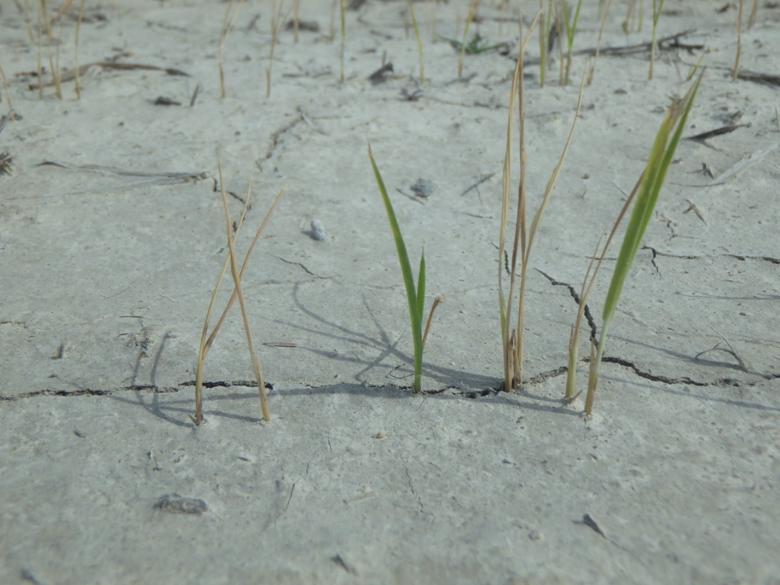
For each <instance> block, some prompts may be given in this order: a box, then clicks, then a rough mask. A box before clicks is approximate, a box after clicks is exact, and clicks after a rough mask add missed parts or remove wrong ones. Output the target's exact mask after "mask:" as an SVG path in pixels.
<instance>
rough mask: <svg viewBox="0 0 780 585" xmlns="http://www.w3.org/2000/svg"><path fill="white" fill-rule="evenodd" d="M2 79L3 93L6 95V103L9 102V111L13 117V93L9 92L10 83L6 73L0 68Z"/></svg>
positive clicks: (0, 77)
mask: <svg viewBox="0 0 780 585" xmlns="http://www.w3.org/2000/svg"><path fill="white" fill-rule="evenodd" d="M0 79H2V81H3V92H4V93H5V101H7V102H8V111H9V112H11V115H13V111H14V104H13V101H12V100H11V92H9V91H8V81H6V79H5V73H4V72H3V68H2V67H0Z"/></svg>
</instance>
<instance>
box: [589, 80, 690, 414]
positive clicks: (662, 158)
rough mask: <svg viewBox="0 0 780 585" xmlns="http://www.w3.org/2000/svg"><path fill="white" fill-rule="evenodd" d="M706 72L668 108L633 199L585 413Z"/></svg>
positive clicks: (604, 320)
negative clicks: (627, 282)
mask: <svg viewBox="0 0 780 585" xmlns="http://www.w3.org/2000/svg"><path fill="white" fill-rule="evenodd" d="M703 75H704V72H703V71H702V73H701V74H699V77H698V78H697V79H696V81H695V82H694V83H693V85H692V86H691V88H690V89H689V90H688V92H687V93H686V94H685V96H684V97H683V98H682V99H681V100H674V101H673V102H672V104H671V105H670V106H669V108H668V109H667V111H666V114H665V115H664V119H663V121H662V122H661V127H660V128H659V129H658V134H657V135H656V138H655V142H654V144H653V148H652V150H651V151H650V156H649V157H648V160H647V165H646V166H645V170H644V171H643V172H642V176H641V178H640V180H639V182H638V185H637V188H636V198H635V199H634V204H633V208H632V210H631V216H630V218H629V220H628V227H627V228H626V233H625V236H624V237H623V245H622V247H621V249H620V254H619V256H618V260H617V263H616V264H615V270H614V272H613V274H612V281H611V283H610V285H609V291H608V292H607V297H606V300H605V302H604V310H603V313H602V320H603V323H602V325H601V333H600V334H599V342H598V347H597V350H596V356H595V359H593V360H591V363H590V373H589V376H588V394H587V397H586V398H585V413H586V414H591V412H592V410H593V400H594V398H595V393H596V385H597V383H598V375H599V366H600V365H601V358H602V355H603V352H604V344H605V342H606V339H607V333H608V331H609V327H610V325H611V323H612V319H613V317H614V315H615V308H616V307H617V302H618V298H619V297H620V292H621V290H622V289H623V284H624V282H625V280H626V277H627V276H628V272H629V270H630V269H631V264H632V263H633V261H634V257H635V256H636V253H637V250H638V249H639V246H640V244H641V242H642V237H643V236H644V233H645V229H646V228H647V224H648V222H649V221H650V218H651V217H652V215H653V209H654V208H655V204H656V201H657V200H658V194H659V193H660V192H661V188H662V187H663V183H664V179H665V178H666V172H667V170H668V169H669V165H670V164H671V162H672V158H673V157H674V151H675V149H676V148H677V144H678V142H679V141H680V136H681V135H682V132H683V129H684V127H685V122H686V120H687V119H688V113H689V112H690V111H691V107H692V106H693V101H694V99H695V97H696V91H697V90H698V89H699V84H700V83H701V80H702V76H703Z"/></svg>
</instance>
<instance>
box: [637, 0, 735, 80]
mask: <svg viewBox="0 0 780 585" xmlns="http://www.w3.org/2000/svg"><path fill="white" fill-rule="evenodd" d="M740 6H741V4H740ZM663 7H664V0H653V40H652V42H651V43H650V74H649V75H648V77H647V78H648V79H651V80H652V79H653V64H654V63H655V54H656V52H657V51H658V47H657V46H656V41H655V33H656V29H657V28H658V19H659V18H661V9H662V8H663Z"/></svg>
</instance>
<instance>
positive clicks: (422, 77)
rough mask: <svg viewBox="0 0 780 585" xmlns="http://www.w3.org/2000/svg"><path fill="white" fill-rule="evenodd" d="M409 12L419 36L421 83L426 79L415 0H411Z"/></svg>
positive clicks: (415, 34) (418, 49)
mask: <svg viewBox="0 0 780 585" xmlns="http://www.w3.org/2000/svg"><path fill="white" fill-rule="evenodd" d="M409 13H410V14H411V16H412V26H413V27H414V36H415V37H417V52H418V54H419V56H420V84H422V83H423V81H424V75H423V48H422V41H421V40H420V29H419V28H417V18H415V16H414V0H409Z"/></svg>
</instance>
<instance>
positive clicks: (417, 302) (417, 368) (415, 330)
mask: <svg viewBox="0 0 780 585" xmlns="http://www.w3.org/2000/svg"><path fill="white" fill-rule="evenodd" d="M368 158H369V160H370V161H371V168H372V169H373V170H374V178H376V184H377V186H378V187H379V193H380V195H381V196H382V201H383V202H384V204H385V211H386V212H387V219H388V220H389V222H390V229H391V230H392V232H393V239H394V240H395V247H396V251H397V253H398V262H399V264H400V265H401V274H402V275H403V278H404V286H405V287H406V302H407V304H408V305H409V317H410V320H411V322H412V340H413V343H414V386H413V391H414V392H419V391H420V389H421V382H420V379H421V377H422V355H423V342H422V321H423V318H422V315H423V305H424V301H425V299H424V298H423V296H424V294H425V256H424V255H423V257H422V258H421V259H420V277H419V281H420V284H419V287H415V284H414V275H413V274H412V265H411V264H410V263H409V254H408V253H407V252H406V244H404V238H403V236H402V235H401V228H400V227H399V225H398V220H397V219H396V217H395V212H394V211H393V205H392V203H391V202H390V197H389V196H388V194H387V189H386V188H385V183H384V181H383V180H382V175H381V174H380V173H379V168H378V167H377V165H376V162H375V161H374V156H373V154H372V153H371V146H369V147H368Z"/></svg>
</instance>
